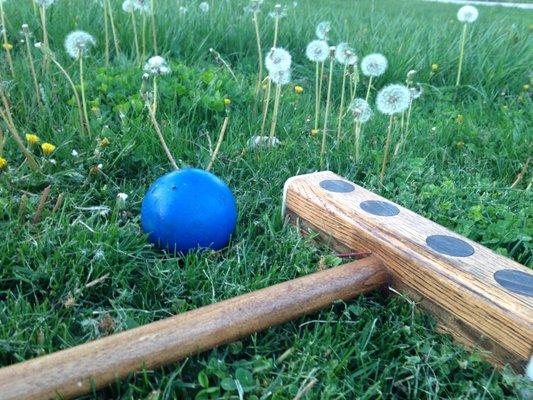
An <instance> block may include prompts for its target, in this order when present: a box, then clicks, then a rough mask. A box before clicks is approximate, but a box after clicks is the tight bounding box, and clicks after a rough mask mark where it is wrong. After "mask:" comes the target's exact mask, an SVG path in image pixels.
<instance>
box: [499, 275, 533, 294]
mask: <svg viewBox="0 0 533 400" xmlns="http://www.w3.org/2000/svg"><path fill="white" fill-rule="evenodd" d="M494 280H495V281H496V282H498V283H499V284H500V285H501V286H502V287H503V288H504V289H507V290H509V291H510V292H514V293H518V294H523V295H524V296H529V297H532V296H533V274H528V273H527V272H523V271H516V270H514V269H502V270H500V271H497V272H495V273H494Z"/></svg>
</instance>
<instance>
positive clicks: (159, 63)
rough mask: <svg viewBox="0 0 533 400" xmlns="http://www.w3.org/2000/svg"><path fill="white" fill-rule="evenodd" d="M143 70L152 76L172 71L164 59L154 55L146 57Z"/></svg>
mask: <svg viewBox="0 0 533 400" xmlns="http://www.w3.org/2000/svg"><path fill="white" fill-rule="evenodd" d="M143 71H144V72H145V73H147V74H149V75H152V76H156V75H159V76H161V75H168V74H170V73H171V72H172V71H171V69H170V67H169V66H168V64H167V62H166V60H165V59H164V58H163V57H161V56H154V57H151V58H150V59H148V61H147V62H146V64H144V68H143Z"/></svg>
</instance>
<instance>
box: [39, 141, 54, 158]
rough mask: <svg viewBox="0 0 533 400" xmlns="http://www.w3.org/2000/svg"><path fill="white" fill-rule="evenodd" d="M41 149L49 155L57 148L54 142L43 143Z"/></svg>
mask: <svg viewBox="0 0 533 400" xmlns="http://www.w3.org/2000/svg"><path fill="white" fill-rule="evenodd" d="M41 149H42V151H43V154H44V155H45V156H49V155H50V154H52V153H53V152H54V150H55V149H56V146H54V145H53V144H52V143H43V144H42V145H41Z"/></svg>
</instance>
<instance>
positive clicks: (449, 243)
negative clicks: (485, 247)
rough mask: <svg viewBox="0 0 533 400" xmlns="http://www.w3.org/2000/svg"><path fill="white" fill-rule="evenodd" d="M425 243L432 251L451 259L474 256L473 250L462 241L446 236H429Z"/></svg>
mask: <svg viewBox="0 0 533 400" xmlns="http://www.w3.org/2000/svg"><path fill="white" fill-rule="evenodd" d="M426 243H427V245H428V246H429V247H431V248H432V249H433V250H435V251H437V252H439V253H441V254H446V255H447V256H453V257H468V256H471V255H472V254H474V248H473V247H472V246H470V245H469V244H468V243H466V242H465V241H464V240H462V239H458V238H456V237H453V236H448V235H431V236H428V237H427V239H426Z"/></svg>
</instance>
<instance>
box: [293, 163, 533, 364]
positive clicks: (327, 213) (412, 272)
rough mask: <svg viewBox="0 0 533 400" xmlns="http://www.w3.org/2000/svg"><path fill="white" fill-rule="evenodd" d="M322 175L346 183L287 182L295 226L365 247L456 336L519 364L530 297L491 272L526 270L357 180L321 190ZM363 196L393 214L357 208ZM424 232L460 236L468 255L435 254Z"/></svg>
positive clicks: (530, 337) (530, 342) (532, 328)
mask: <svg viewBox="0 0 533 400" xmlns="http://www.w3.org/2000/svg"><path fill="white" fill-rule="evenodd" d="M324 180H340V181H343V182H346V183H349V182H348V181H347V180H345V179H344V178H342V177H340V176H338V175H336V174H334V173H332V172H317V173H314V174H309V175H302V176H298V177H293V178H291V180H290V181H289V182H288V184H287V185H286V188H285V193H284V198H285V206H286V213H287V214H288V215H289V216H290V217H291V216H292V219H293V220H297V221H298V223H299V224H300V228H302V226H307V227H310V228H312V229H313V230H316V231H317V232H319V233H322V235H323V237H325V238H327V239H326V240H327V241H328V243H329V244H333V245H334V246H339V245H340V246H341V247H342V248H343V249H345V248H349V249H351V250H353V251H362V250H366V251H371V252H372V253H373V254H374V255H376V256H378V257H379V258H381V259H382V260H383V261H384V262H385V264H386V265H387V267H388V268H389V271H390V273H391V276H392V284H393V287H394V288H396V289H398V290H400V291H403V292H406V293H407V294H408V295H410V296H412V298H413V299H414V300H416V301H419V302H420V306H422V307H423V308H425V309H426V310H428V311H430V312H432V313H433V314H435V316H436V317H437V318H438V319H439V321H440V322H441V324H442V329H443V330H445V331H446V332H449V333H451V334H452V335H453V336H454V337H455V339H456V340H458V341H459V342H461V343H462V344H464V345H467V346H469V347H474V348H478V349H480V350H482V351H483V350H484V351H486V356H487V358H488V359H489V360H490V361H492V362H494V363H496V364H503V363H510V364H511V365H513V366H514V367H519V366H522V365H523V364H525V362H526V361H527V360H528V359H529V357H530V355H531V352H532V349H533V298H532V297H528V296H525V295H521V294H517V293H513V292H511V291H508V290H506V289H505V288H503V287H502V286H500V285H499V284H498V283H497V282H496V281H495V280H494V278H493V275H494V273H495V272H496V271H498V270H501V269H512V270H518V271H522V272H524V273H527V274H531V273H532V271H531V270H529V269H528V268H526V267H525V266H523V265H520V264H518V263H516V262H514V261H512V260H510V259H508V258H505V257H502V256H500V255H498V254H496V253H494V252H493V251H491V250H489V249H487V248H485V247H484V246H481V245H479V244H478V243H475V242H473V241H471V240H468V239H466V238H464V237H461V236H460V235H458V234H456V233H454V232H451V231H450V230H447V229H446V228H444V227H442V226H440V225H438V224H436V223H434V222H432V221H430V220H428V219H426V218H423V217H422V216H420V215H418V214H416V213H414V212H412V211H410V210H408V209H406V208H403V207H401V206H399V205H397V204H394V203H392V202H390V201H388V200H386V199H384V198H382V197H380V196H378V195H376V194H374V193H372V192H370V191H368V190H366V189H364V188H362V187H359V186H357V185H355V184H352V185H353V187H354V190H352V191H349V192H346V193H337V192H332V191H329V190H325V189H323V188H322V187H321V186H320V183H321V182H323V181H324ZM367 200H377V201H385V202H387V203H390V204H393V205H395V206H396V207H398V209H399V213H398V214H397V215H394V216H377V215H373V214H370V213H369V212H366V211H364V210H363V209H362V208H361V207H360V204H361V203H362V202H363V201H367ZM430 235H449V236H452V237H454V238H459V239H461V240H463V241H465V242H466V243H468V244H469V245H470V246H472V248H473V250H474V254H473V255H471V256H467V257H454V256H448V255H445V254H441V253H439V252H437V251H435V250H433V249H432V248H430V247H429V246H428V244H427V243H426V238H427V237H428V236H430ZM519 372H522V371H519Z"/></svg>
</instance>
